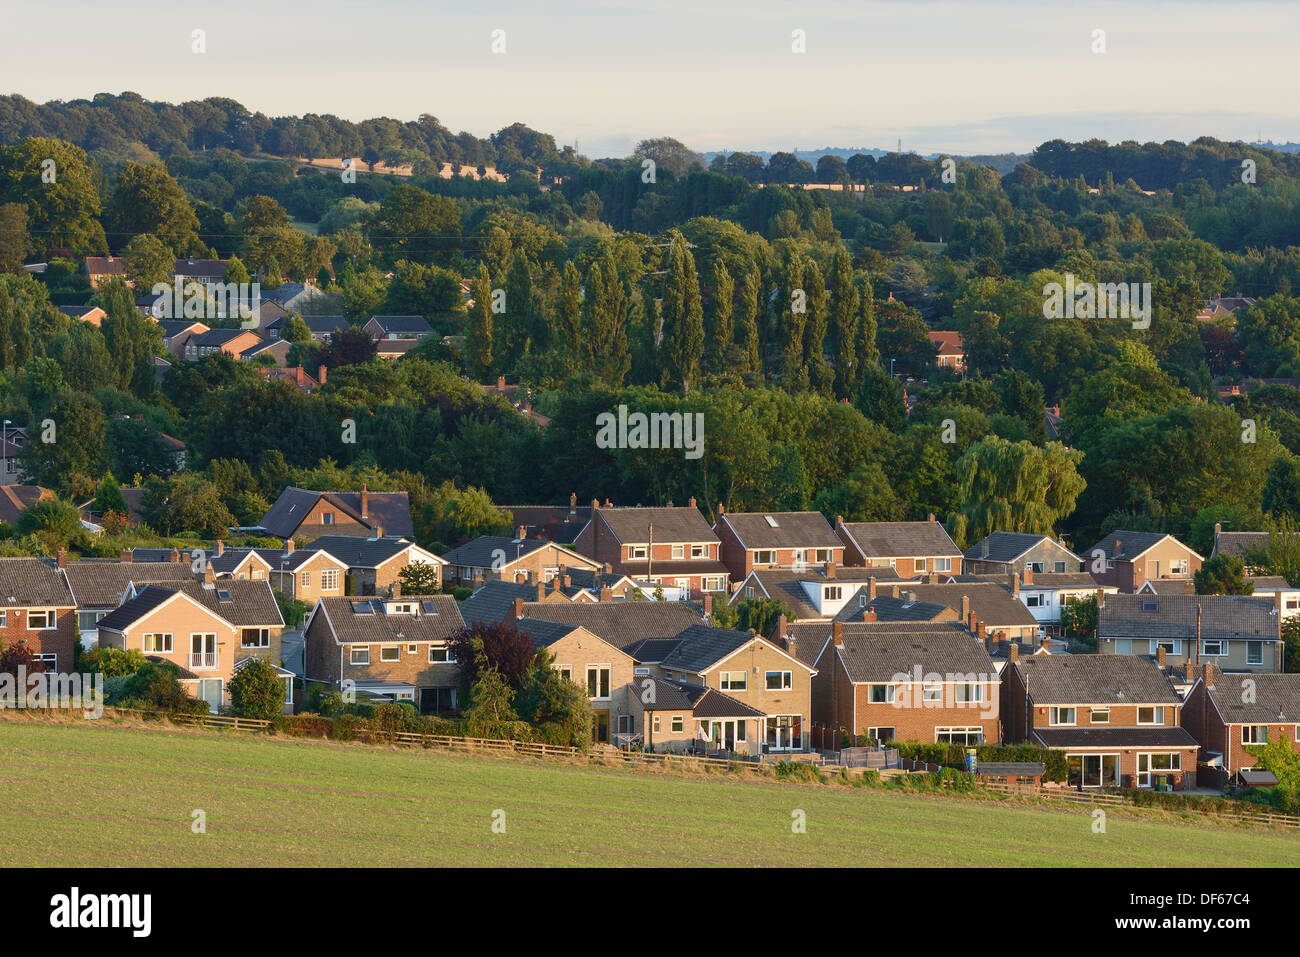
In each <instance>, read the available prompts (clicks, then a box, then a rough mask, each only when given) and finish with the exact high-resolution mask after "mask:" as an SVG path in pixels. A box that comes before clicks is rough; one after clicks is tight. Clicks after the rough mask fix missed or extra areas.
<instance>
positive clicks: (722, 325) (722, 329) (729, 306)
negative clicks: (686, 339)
mask: <svg viewBox="0 0 1300 957" xmlns="http://www.w3.org/2000/svg"><path fill="white" fill-rule="evenodd" d="M712 286H713V298H712V302H711V303H710V309H709V350H708V356H709V368H711V369H712V370H713V371H714V372H722V371H724V370H725V369H726V363H727V354H728V352H729V351H730V349H731V344H732V343H733V342H734V341H735V338H736V327H735V320H734V316H733V313H734V311H735V294H736V284H735V282H734V281H733V280H732V278H731V274H730V273H729V272H727V267H726V266H724V265H723V263H722V260H721V259H719V260H718V261H717V262H715V263H714V264H713V282H712Z"/></svg>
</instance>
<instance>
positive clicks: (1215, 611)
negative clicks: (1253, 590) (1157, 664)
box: [1097, 595, 1278, 641]
mask: <svg viewBox="0 0 1300 957" xmlns="http://www.w3.org/2000/svg"><path fill="white" fill-rule="evenodd" d="M1198 605H1199V606H1200V608H1201V638H1202V639H1207V638H1208V639H1211V640H1233V639H1235V640H1251V641H1276V640H1277V638H1278V635H1277V626H1278V619H1277V612H1276V610H1275V609H1274V607H1273V601H1272V599H1270V598H1254V597H1249V596H1246V595H1107V596H1106V598H1105V601H1104V602H1103V603H1102V605H1101V607H1100V608H1099V609H1098V611H1097V635H1098V637H1101V638H1195V637H1196V609H1197V606H1198Z"/></svg>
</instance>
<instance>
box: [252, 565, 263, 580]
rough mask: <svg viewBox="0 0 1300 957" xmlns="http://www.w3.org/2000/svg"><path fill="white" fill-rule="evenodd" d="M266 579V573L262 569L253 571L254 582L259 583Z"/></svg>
mask: <svg viewBox="0 0 1300 957" xmlns="http://www.w3.org/2000/svg"><path fill="white" fill-rule="evenodd" d="M265 577H266V573H265V572H264V571H262V569H260V568H254V569H253V581H255V582H259V581H261V580H262V579H263V578H265Z"/></svg>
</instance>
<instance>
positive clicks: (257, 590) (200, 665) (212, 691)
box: [98, 567, 292, 712]
mask: <svg viewBox="0 0 1300 957" xmlns="http://www.w3.org/2000/svg"><path fill="white" fill-rule="evenodd" d="M123 597H124V600H123V602H122V604H121V605H119V606H118V607H117V608H115V609H114V610H113V611H111V612H109V613H108V614H107V615H105V616H104V617H103V618H101V619H99V622H98V629H99V645H100V647H101V648H118V649H122V650H127V651H140V652H143V653H144V654H145V656H146V657H149V658H151V659H153V660H162V661H168V662H170V663H172V664H174V665H176V666H177V667H178V668H179V669H180V670H181V675H180V680H181V684H182V685H184V686H185V688H186V689H187V690H188V691H189V692H190V694H192V695H193V696H194V697H195V698H199V699H201V700H203V701H206V702H207V703H208V706H209V707H210V708H211V710H212V711H213V712H216V711H217V710H218V709H219V708H221V707H223V706H226V705H228V704H229V703H230V687H229V685H230V679H231V678H232V677H234V674H235V664H236V662H238V661H240V660H242V659H244V658H247V657H249V656H253V657H259V658H264V659H266V660H267V661H269V662H270V663H271V664H272V665H275V666H276V667H277V668H278V667H279V662H280V634H281V632H282V631H283V630H284V619H283V617H281V615H280V606H279V605H278V604H277V603H276V600H275V596H274V595H273V594H272V593H271V588H270V586H269V585H268V584H267V583H266V582H265V581H233V580H223V581H217V580H216V577H215V576H214V574H213V573H212V570H211V567H209V568H208V569H207V571H206V572H205V575H204V579H203V580H202V581H193V580H190V581H184V582H169V583H167V584H146V585H143V586H136V585H132V586H131V587H129V588H128V590H127V592H126V594H125V595H124V596H123ZM286 685H287V688H286V697H287V699H288V701H290V702H291V701H292V682H291V680H289V679H286Z"/></svg>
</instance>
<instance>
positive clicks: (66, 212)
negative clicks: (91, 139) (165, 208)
mask: <svg viewBox="0 0 1300 957" xmlns="http://www.w3.org/2000/svg"><path fill="white" fill-rule="evenodd" d="M0 201H3V202H6V203H23V204H25V205H26V206H27V228H28V229H29V230H30V233H31V236H32V237H33V242H34V243H35V245H36V246H37V247H38V248H37V249H36V250H35V251H36V253H37V254H38V255H41V256H45V257H48V256H49V254H50V251H51V250H52V249H54V248H56V247H60V246H66V247H68V248H69V249H71V250H72V252H73V254H74V255H77V256H102V255H105V254H107V252H108V241H107V239H106V238H105V236H104V227H103V226H101V225H100V222H99V215H100V200H99V187H98V176H97V173H96V171H95V169H94V167H93V166H92V165H91V163H90V160H89V159H87V157H86V153H85V151H84V150H82V149H81V148H80V147H77V146H73V145H72V144H71V143H66V142H64V141H63V140H54V139H43V138H39V137H29V138H27V139H23V140H20V141H19V142H18V143H16V144H15V145H13V146H7V147H2V148H0ZM143 231H144V230H131V231H130V233H131V234H132V235H133V234H134V233H137V232H143Z"/></svg>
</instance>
